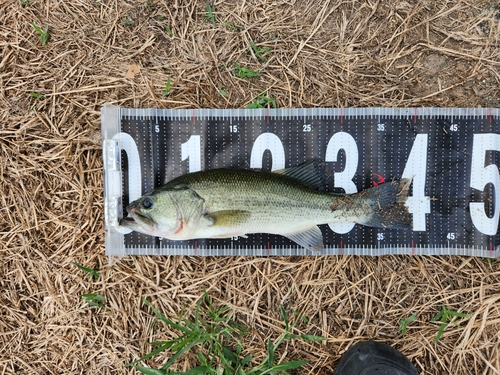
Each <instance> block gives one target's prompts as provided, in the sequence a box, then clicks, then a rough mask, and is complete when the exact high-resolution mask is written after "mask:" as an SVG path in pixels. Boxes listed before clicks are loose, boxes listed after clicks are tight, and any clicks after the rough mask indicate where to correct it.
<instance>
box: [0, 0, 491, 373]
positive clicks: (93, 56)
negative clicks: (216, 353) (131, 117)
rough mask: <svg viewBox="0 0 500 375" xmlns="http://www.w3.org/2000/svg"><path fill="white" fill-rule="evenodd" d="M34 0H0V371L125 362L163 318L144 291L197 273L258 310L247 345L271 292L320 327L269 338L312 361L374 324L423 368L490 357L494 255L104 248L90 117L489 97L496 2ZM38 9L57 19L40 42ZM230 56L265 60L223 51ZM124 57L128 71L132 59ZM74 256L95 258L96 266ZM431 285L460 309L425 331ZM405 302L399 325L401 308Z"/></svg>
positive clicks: (95, 124) (269, 317)
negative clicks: (104, 110)
mask: <svg viewBox="0 0 500 375" xmlns="http://www.w3.org/2000/svg"><path fill="white" fill-rule="evenodd" d="M31 3H32V4H31V5H30V6H26V7H22V6H21V5H20V3H19V1H6V0H3V1H2V0H0V103H1V104H0V176H1V179H0V188H1V194H0V213H1V215H0V216H1V219H0V256H1V259H2V262H1V264H0V306H1V307H0V374H13V373H20V374H83V373H85V374H89V373H91V374H132V373H134V371H133V370H131V369H125V368H124V367H123V365H124V363H126V362H128V361H131V360H133V359H136V358H138V357H139V356H141V355H143V354H145V353H147V352H148V350H149V348H150V347H149V346H148V342H149V341H151V340H157V339H162V338H165V337H166V335H167V334H168V332H167V331H166V329H165V328H159V327H158V325H157V328H155V330H154V331H152V330H151V329H150V323H151V322H152V319H153V317H152V313H151V311H149V310H148V309H146V308H145V307H144V306H143V305H142V304H141V302H140V301H141V297H144V296H146V297H148V298H149V299H150V300H151V301H152V302H153V303H154V304H155V305H156V306H157V307H159V308H160V309H161V310H162V311H163V312H164V313H165V314H166V315H167V316H170V317H172V318H173V317H175V316H177V315H178V314H179V312H180V311H181V310H182V309H183V308H184V307H185V306H188V310H192V308H193V306H194V302H195V301H196V300H197V299H198V298H199V297H200V296H201V294H202V292H203V289H204V288H206V289H208V290H209V292H210V294H211V295H212V296H213V298H214V300H215V303H216V304H217V305H229V306H231V307H233V308H234V310H235V311H236V314H237V318H238V319H239V320H240V321H241V322H242V323H245V324H247V325H249V326H250V327H252V334H251V335H250V336H249V337H247V339H246V341H245V345H246V348H247V350H248V352H251V353H253V354H254V355H255V356H256V357H260V356H263V355H264V353H265V345H264V343H265V340H266V338H267V337H269V336H274V337H276V336H277V335H278V334H279V333H280V332H281V331H282V329H283V327H282V324H281V323H280V315H279V304H280V303H283V304H285V305H286V306H288V307H289V308H290V309H294V310H296V311H300V312H302V313H303V314H304V315H305V316H307V317H308V318H309V319H310V323H309V324H301V325H299V326H298V329H299V330H301V331H302V332H305V333H310V334H317V335H323V336H326V337H328V338H329V339H330V340H329V341H328V342H327V343H323V344H314V345H311V344H307V343H302V342H298V341H297V342H292V343H289V344H288V345H287V346H286V347H283V348H282V351H281V352H280V353H281V354H282V355H283V357H284V358H288V359H304V358H307V359H310V363H309V364H308V365H306V366H305V369H306V370H305V371H306V372H307V373H310V374H327V373H329V372H331V370H332V369H333V368H334V367H335V363H336V362H337V361H338V359H339V357H340V356H341V355H342V353H343V352H344V351H345V350H346V349H348V348H349V347H350V346H352V345H353V344H354V343H355V342H358V341H359V340H364V339H369V338H372V339H376V340H381V341H385V342H387V343H389V344H391V345H393V346H395V347H397V348H399V349H400V350H401V351H403V352H404V353H406V354H407V355H408V356H409V357H410V358H411V360H412V361H413V362H414V363H415V364H416V366H417V369H418V370H419V371H420V372H421V373H422V374H457V375H458V374H500V370H499V369H500V355H499V353H500V333H499V332H500V307H499V306H500V263H499V261H495V262H489V261H487V260H485V259H474V258H464V257H426V258H424V257H409V256H387V257H380V258H360V257H317V258H308V257H306V258H273V259H266V258H198V257H134V258H132V257H129V258H125V259H123V260H121V261H120V262H119V263H118V264H117V265H115V266H113V267H108V266H107V259H106V257H105V255H104V242H103V203H102V194H103V193H102V171H101V168H102V163H101V139H100V118H99V111H100V108H101V106H102V105H103V103H104V102H105V101H107V102H112V103H113V104H116V105H120V106H124V107H158V108H188V107H189V108H199V107H217V108H231V107H242V106H245V105H246V104H248V103H249V102H250V101H251V100H252V98H254V97H255V96H257V95H258V93H259V89H264V90H266V91H267V92H269V93H270V94H271V95H273V96H274V97H275V98H276V100H277V102H278V104H279V106H281V107H313V106H325V107H353V106H442V107H476V106H482V107H498V106H499V104H500V102H499V88H500V73H499V72H500V48H499V47H500V46H499V43H500V21H499V18H500V5H499V4H498V1H494V0H477V1H472V0H468V1H464V0H458V1H449V0H420V1H400V0H398V1H385V0H381V1H376V0H366V1H337V0H332V1H315V0H299V1H292V2H286V1H284V0H276V1H269V0H253V1H244V2H239V3H238V4H237V5H233V4H232V2H227V3H225V2H221V1H217V2H215V8H216V12H217V14H216V16H217V21H218V22H217V25H216V26H213V25H212V24H210V23H209V22H205V21H204V15H203V9H204V7H205V3H204V2H203V1H175V2H169V1H166V0H152V1H151V4H152V5H153V6H154V10H153V11H149V10H148V9H147V7H146V6H145V4H144V1H140V2H130V1H129V2H122V1H120V2H118V1H107V0H105V1H102V2H100V3H98V2H94V3H93V2H92V1H91V0H86V1H72V2H69V1H64V0H60V1H51V0H32V1H31ZM160 16H161V17H164V19H163V20H161V19H160V18H159V17H160ZM125 19H130V20H133V25H130V26H127V25H124V24H123V20H125ZM223 20H224V21H226V22H229V23H231V24H233V25H235V26H238V27H241V29H242V31H241V32H236V31H233V30H231V29H230V28H229V27H227V26H225V25H224V23H223V22H222V21H223ZM33 21H34V22H35V23H36V24H37V25H39V26H45V25H48V26H49V28H50V34H51V36H52V37H51V39H50V41H49V43H48V44H47V47H45V48H44V47H42V46H41V43H40V41H39V40H38V39H37V35H36V33H35V31H34V29H33V28H32V27H31V25H30V22H33ZM163 24H168V26H169V27H170V28H171V29H172V30H173V37H169V36H168V34H167V33H166V32H165V31H164V29H163ZM250 41H254V42H255V43H257V44H258V45H260V46H262V47H269V48H271V52H269V53H268V54H267V55H266V57H267V60H266V61H259V59H257V58H256V57H255V56H253V55H252V54H248V53H247V52H246V51H248V49H249V43H250ZM235 61H236V62H238V63H240V64H241V65H244V66H248V67H251V68H253V69H255V70H258V71H260V72H262V77H260V78H254V79H251V80H250V81H245V80H242V79H238V78H235V77H234V76H233V75H232V74H231V73H230V71H229V70H230V69H223V68H222V67H223V66H226V67H232V65H233V62H235ZM131 64H137V65H138V66H139V67H140V73H139V74H137V75H136V76H135V78H133V79H129V78H125V73H126V71H127V69H128V67H129V66H130V65H131ZM168 78H171V80H172V91H171V93H170V95H169V96H168V97H166V98H162V96H161V93H162V91H163V88H164V85H165V82H166V81H167V79H168ZM218 88H224V89H225V90H226V91H228V93H229V96H228V97H227V98H225V97H223V96H222V95H220V94H219V93H218ZM31 92H36V93H41V94H44V95H45V96H44V97H43V98H42V99H36V98H33V97H31V96H30V93H31ZM72 261H76V262H79V263H82V264H84V265H86V266H90V267H96V268H99V269H101V273H102V277H101V280H100V281H99V282H97V283H93V282H92V281H90V280H89V278H88V277H86V276H85V275H84V273H83V272H81V271H78V270H77V269H76V267H74V266H73V265H72V263H71V262H72ZM90 292H93V293H101V294H103V295H105V296H106V298H107V301H108V302H107V308H106V309H105V310H97V309H94V308H90V307H89V306H88V305H86V303H84V302H83V301H82V300H81V298H80V295H81V294H82V293H90ZM443 304H444V305H446V306H448V307H450V308H452V309H456V310H459V311H462V312H467V313H470V314H472V318H471V319H469V320H465V322H464V323H463V324H462V327H459V328H457V327H454V326H450V327H448V329H447V330H446V331H445V333H444V335H443V337H442V339H441V340H440V341H439V342H438V343H437V344H433V342H432V341H433V339H434V337H435V335H436V332H437V330H438V327H439V325H438V324H437V323H431V322H430V319H431V318H432V317H433V316H434V314H435V313H436V312H437V311H438V309H439V306H440V305H443ZM413 312H418V314H419V315H418V318H417V319H416V321H415V322H413V323H412V324H411V325H410V328H409V330H408V332H407V334H406V335H404V336H402V335H401V334H400V333H399V332H398V325H399V320H400V319H401V318H405V317H408V316H409V315H411V314H412V313H413ZM153 363H154V362H151V364H153ZM187 365H188V364H187V363H183V364H181V366H187ZM186 368H187V367H186Z"/></svg>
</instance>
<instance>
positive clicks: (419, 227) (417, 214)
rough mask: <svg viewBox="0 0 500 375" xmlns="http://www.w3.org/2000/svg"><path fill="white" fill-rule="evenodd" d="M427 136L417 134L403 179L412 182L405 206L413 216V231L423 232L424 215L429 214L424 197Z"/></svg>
mask: <svg viewBox="0 0 500 375" xmlns="http://www.w3.org/2000/svg"><path fill="white" fill-rule="evenodd" d="M427 138H428V137H427V134H417V136H416V137H415V142H414V143H413V147H412V148H411V151H410V155H409V156H408V160H407V161H406V166H405V169H404V171H403V176H402V177H403V178H409V179H412V180H413V194H412V196H411V197H408V200H407V201H406V204H407V205H408V210H409V211H410V213H411V214H413V230H414V231H425V230H426V220H425V214H428V213H430V212H431V202H430V201H429V197H426V196H425V175H426V165H427Z"/></svg>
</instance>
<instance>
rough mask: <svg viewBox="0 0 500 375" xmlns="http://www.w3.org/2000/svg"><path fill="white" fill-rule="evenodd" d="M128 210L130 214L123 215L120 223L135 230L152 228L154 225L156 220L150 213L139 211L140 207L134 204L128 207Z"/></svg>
mask: <svg viewBox="0 0 500 375" xmlns="http://www.w3.org/2000/svg"><path fill="white" fill-rule="evenodd" d="M126 210H127V212H128V216H125V217H123V218H122V219H121V220H120V224H121V225H123V226H126V227H129V228H133V230H139V228H142V230H150V229H151V227H154V221H153V220H152V219H151V217H150V216H149V215H148V214H143V213H141V212H140V211H139V209H138V208H137V207H136V206H134V205H129V206H128V207H127V208H126Z"/></svg>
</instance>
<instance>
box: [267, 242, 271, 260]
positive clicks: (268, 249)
mask: <svg viewBox="0 0 500 375" xmlns="http://www.w3.org/2000/svg"><path fill="white" fill-rule="evenodd" d="M267 256H271V243H270V242H269V241H267Z"/></svg>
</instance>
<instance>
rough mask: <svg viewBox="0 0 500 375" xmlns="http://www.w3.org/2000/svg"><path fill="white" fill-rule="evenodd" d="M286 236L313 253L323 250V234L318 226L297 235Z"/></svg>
mask: <svg viewBox="0 0 500 375" xmlns="http://www.w3.org/2000/svg"><path fill="white" fill-rule="evenodd" d="M284 236H285V237H287V238H288V239H290V240H292V241H294V242H296V243H298V244H299V245H300V246H302V247H304V248H306V249H307V250H310V251H313V252H318V251H321V250H323V233H321V230H320V229H319V228H318V227H317V226H314V227H311V228H309V229H306V230H303V231H299V232H295V233H287V234H285V235H284Z"/></svg>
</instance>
